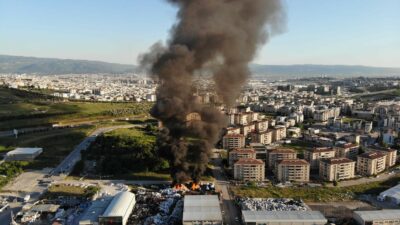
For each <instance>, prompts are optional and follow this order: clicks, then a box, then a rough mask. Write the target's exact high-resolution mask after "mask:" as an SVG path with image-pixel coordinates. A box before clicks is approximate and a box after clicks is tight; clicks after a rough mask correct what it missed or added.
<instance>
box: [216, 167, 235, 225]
mask: <svg viewBox="0 0 400 225" xmlns="http://www.w3.org/2000/svg"><path fill="white" fill-rule="evenodd" d="M213 164H214V169H213V175H214V177H215V179H216V181H215V188H216V190H217V191H221V200H222V211H224V214H223V215H222V216H223V220H224V224H229V225H240V224H241V223H240V222H239V221H236V217H238V218H240V215H241V214H240V211H239V209H238V208H237V207H236V205H235V203H234V198H233V197H232V195H231V192H230V190H229V185H230V184H229V181H228V180H227V178H226V176H225V174H224V173H223V171H222V168H221V165H222V160H221V159H214V160H213Z"/></svg>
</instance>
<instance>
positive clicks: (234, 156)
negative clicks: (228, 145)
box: [229, 148, 256, 166]
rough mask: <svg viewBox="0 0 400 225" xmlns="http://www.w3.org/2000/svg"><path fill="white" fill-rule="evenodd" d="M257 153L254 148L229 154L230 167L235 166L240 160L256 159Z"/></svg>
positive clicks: (239, 149) (236, 150) (237, 150)
mask: <svg viewBox="0 0 400 225" xmlns="http://www.w3.org/2000/svg"><path fill="white" fill-rule="evenodd" d="M255 158H256V151H255V150H254V149H252V148H238V149H234V150H232V151H230V152H229V165H230V166H233V164H234V163H235V162H236V161H238V160H239V159H255Z"/></svg>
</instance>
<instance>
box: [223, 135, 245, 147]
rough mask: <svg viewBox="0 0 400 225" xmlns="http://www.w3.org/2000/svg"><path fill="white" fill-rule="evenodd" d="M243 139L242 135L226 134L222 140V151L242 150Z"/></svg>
mask: <svg viewBox="0 0 400 225" xmlns="http://www.w3.org/2000/svg"><path fill="white" fill-rule="evenodd" d="M244 146H245V138H244V135H243V134H227V135H225V136H224V137H223V138H222V147H223V148H224V149H228V150H230V149H235V148H244Z"/></svg>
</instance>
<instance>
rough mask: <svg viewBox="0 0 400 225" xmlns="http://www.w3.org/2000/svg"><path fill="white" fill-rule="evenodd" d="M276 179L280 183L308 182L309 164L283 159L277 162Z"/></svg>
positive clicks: (302, 160) (304, 161)
mask: <svg viewBox="0 0 400 225" xmlns="http://www.w3.org/2000/svg"><path fill="white" fill-rule="evenodd" d="M276 176H277V179H278V180H279V181H280V182H287V181H290V182H292V181H295V182H308V181H309V180H310V164H309V163H308V162H307V161H306V160H304V159H284V160H281V161H279V162H277V170H276Z"/></svg>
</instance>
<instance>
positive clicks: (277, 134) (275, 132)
mask: <svg viewBox="0 0 400 225" xmlns="http://www.w3.org/2000/svg"><path fill="white" fill-rule="evenodd" d="M284 138H286V127H285V126H281V125H277V126H275V128H274V129H272V142H276V141H280V140H282V139H284Z"/></svg>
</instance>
